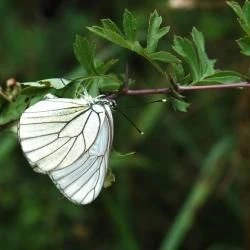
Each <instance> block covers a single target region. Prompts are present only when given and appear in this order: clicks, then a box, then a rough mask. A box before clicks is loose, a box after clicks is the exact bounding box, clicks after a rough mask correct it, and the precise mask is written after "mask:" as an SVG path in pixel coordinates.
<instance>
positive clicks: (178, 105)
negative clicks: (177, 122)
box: [168, 97, 190, 112]
mask: <svg viewBox="0 0 250 250" xmlns="http://www.w3.org/2000/svg"><path fill="white" fill-rule="evenodd" d="M168 100H170V101H171V105H172V106H173V109H174V110H176V111H180V112H187V109H188V108H189V106H190V103H187V102H185V101H183V100H180V99H176V98H173V97H172V98H170V99H168Z"/></svg>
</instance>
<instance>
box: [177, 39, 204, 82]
mask: <svg viewBox="0 0 250 250" xmlns="http://www.w3.org/2000/svg"><path fill="white" fill-rule="evenodd" d="M173 49H174V50H175V51H176V53H177V54H179V55H180V56H181V57H182V58H183V60H184V61H185V62H186V63H187V64H188V66H189V67H190V70H191V74H192V77H193V82H197V81H199V79H200V77H201V76H200V72H199V62H198V60H197V55H196V51H195V49H194V47H193V45H192V43H191V42H190V41H189V40H188V39H187V38H182V37H179V36H175V37H174V45H173Z"/></svg>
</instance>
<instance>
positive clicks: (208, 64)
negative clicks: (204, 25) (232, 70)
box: [191, 28, 215, 75]
mask: <svg viewBox="0 0 250 250" xmlns="http://www.w3.org/2000/svg"><path fill="white" fill-rule="evenodd" d="M191 35H192V38H193V41H194V45H195V47H196V50H197V56H198V61H199V66H200V69H199V71H200V72H201V75H210V74H213V73H214V65H215V60H210V59H208V57H207V54H206V51H205V41H204V37H203V35H202V33H201V32H199V31H198V30H197V29H196V28H193V30H192V33H191Z"/></svg>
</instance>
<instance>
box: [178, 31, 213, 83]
mask: <svg viewBox="0 0 250 250" xmlns="http://www.w3.org/2000/svg"><path fill="white" fill-rule="evenodd" d="M191 36H192V41H191V40H189V39H187V38H182V37H179V36H175V38H174V45H173V49H174V50H175V51H176V53H177V54H179V55H180V56H181V57H182V58H183V60H184V61H185V62H186V63H187V65H188V66H189V68H190V71H191V75H192V84H196V83H198V82H202V80H203V79H204V78H206V77H207V76H209V75H211V74H214V72H215V69H214V65H215V60H210V59H209V58H208V57H207V54H206V51H205V42H204V37H203V35H202V33H200V32H199V31H198V30H197V29H196V28H194V29H193V30H192V33H191Z"/></svg>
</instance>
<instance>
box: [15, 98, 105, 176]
mask: <svg viewBox="0 0 250 250" xmlns="http://www.w3.org/2000/svg"><path fill="white" fill-rule="evenodd" d="M98 106H100V105H98ZM100 107H101V108H102V106H100ZM102 109H103V108H102ZM103 110H104V109H103ZM104 116H105V113H104V111H103V112H102V113H100V114H99V113H97V112H93V111H92V109H90V107H89V105H86V103H85V101H84V99H78V100H72V99H65V98H54V99H46V100H43V101H40V102H38V103H36V104H35V105H33V106H31V107H30V108H28V109H27V110H26V111H25V112H24V113H23V114H22V116H21V118H20V123H19V139H20V142H21V146H22V149H23V151H24V153H25V155H26V157H27V159H28V161H29V162H30V164H31V165H32V166H34V170H36V171H38V172H41V173H47V172H48V171H51V170H54V169H59V168H64V167H66V166H69V165H70V164H72V163H73V162H75V161H76V160H77V159H78V158H79V157H80V156H81V155H82V154H84V153H85V152H87V151H88V150H89V148H90V147H91V146H92V144H93V143H94V141H95V140H96V137H97V134H98V133H99V130H100V127H101V126H102V123H103V120H104Z"/></svg>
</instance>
